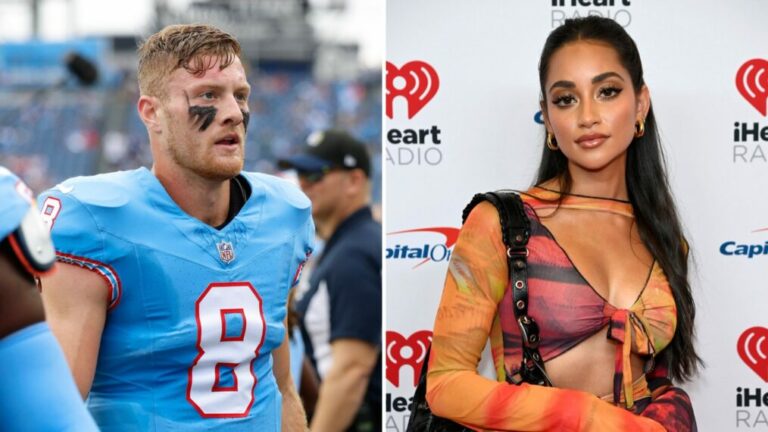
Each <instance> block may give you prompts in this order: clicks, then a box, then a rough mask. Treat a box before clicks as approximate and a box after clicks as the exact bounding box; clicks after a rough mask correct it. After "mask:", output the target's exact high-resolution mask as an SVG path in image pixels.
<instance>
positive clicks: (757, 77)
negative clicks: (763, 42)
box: [736, 59, 768, 116]
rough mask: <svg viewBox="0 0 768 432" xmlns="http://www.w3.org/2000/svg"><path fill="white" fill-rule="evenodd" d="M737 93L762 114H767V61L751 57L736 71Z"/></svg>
mask: <svg viewBox="0 0 768 432" xmlns="http://www.w3.org/2000/svg"><path fill="white" fill-rule="evenodd" d="M736 88H738V89H739V93H741V95H742V96H743V97H744V99H746V100H747V102H749V103H750V104H751V105H752V106H753V107H755V109H756V110H757V111H758V112H760V114H762V115H763V116H766V115H768V107H767V106H766V105H768V61H766V60H763V59H752V60H749V61H748V62H746V63H744V64H743V65H741V67H740V68H739V71H738V72H736Z"/></svg>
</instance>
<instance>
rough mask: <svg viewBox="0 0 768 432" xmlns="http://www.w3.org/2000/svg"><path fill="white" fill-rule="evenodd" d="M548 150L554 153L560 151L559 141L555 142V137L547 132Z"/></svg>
mask: <svg viewBox="0 0 768 432" xmlns="http://www.w3.org/2000/svg"><path fill="white" fill-rule="evenodd" d="M547 148H548V149H550V150H552V151H557V150H558V149H559V147H558V146H557V141H555V136H554V135H553V134H551V133H549V132H547Z"/></svg>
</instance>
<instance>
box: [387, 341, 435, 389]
mask: <svg viewBox="0 0 768 432" xmlns="http://www.w3.org/2000/svg"><path fill="white" fill-rule="evenodd" d="M431 342H432V332H431V331H429V330H420V331H417V332H415V333H413V334H411V335H410V336H408V337H407V338H406V337H405V336H403V335H401V334H400V333H398V332H394V331H388V332H387V352H386V354H387V374H386V375H387V381H389V382H391V383H392V385H394V386H395V387H400V369H402V367H403V366H409V367H410V368H411V369H412V370H413V386H414V387H416V385H417V384H418V381H419V374H421V368H422V367H423V366H424V362H425V361H427V347H428V346H429V344H430V343H431Z"/></svg>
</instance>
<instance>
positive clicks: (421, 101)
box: [386, 60, 440, 119]
mask: <svg viewBox="0 0 768 432" xmlns="http://www.w3.org/2000/svg"><path fill="white" fill-rule="evenodd" d="M438 88H440V77H439V76H437V72H436V71H435V68H433V67H432V66H431V65H430V64H429V63H426V62H423V61H420V60H414V61H412V62H408V63H406V64H404V65H403V66H402V67H401V68H398V67H397V66H395V65H394V64H392V63H390V62H387V99H386V105H387V106H386V114H387V117H389V118H393V115H394V114H393V112H392V111H393V107H392V105H393V102H394V100H395V98H396V97H398V96H402V97H404V98H405V100H406V101H407V102H408V119H411V118H413V116H415V115H416V114H417V113H418V112H419V111H421V109H422V108H424V106H425V105H426V104H427V103H428V102H429V101H431V100H432V98H433V97H435V95H436V94H437V89H438Z"/></svg>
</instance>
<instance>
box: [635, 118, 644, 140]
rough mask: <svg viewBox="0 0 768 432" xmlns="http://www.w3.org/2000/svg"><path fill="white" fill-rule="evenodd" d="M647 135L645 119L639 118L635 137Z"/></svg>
mask: <svg viewBox="0 0 768 432" xmlns="http://www.w3.org/2000/svg"><path fill="white" fill-rule="evenodd" d="M643 135H645V120H638V121H637V123H635V138H640V137H641V136H643Z"/></svg>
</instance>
